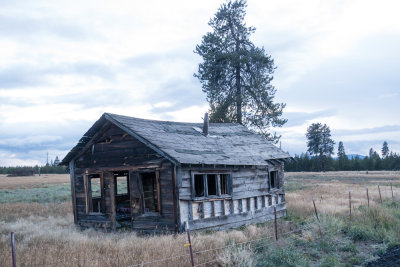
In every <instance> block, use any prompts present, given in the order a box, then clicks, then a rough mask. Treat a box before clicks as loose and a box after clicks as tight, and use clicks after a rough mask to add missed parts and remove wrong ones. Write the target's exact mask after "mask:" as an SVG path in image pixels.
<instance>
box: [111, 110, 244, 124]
mask: <svg viewBox="0 0 400 267" xmlns="http://www.w3.org/2000/svg"><path fill="white" fill-rule="evenodd" d="M105 114H107V115H109V116H111V117H114V116H116V117H123V118H127V119H135V120H140V121H144V122H160V123H167V124H186V125H187V124H193V126H197V125H202V124H203V122H201V121H200V122H181V121H168V120H153V119H143V118H138V117H132V116H126V115H120V114H115V113H110V112H104V114H103V115H105ZM210 125H226V126H228V125H237V126H244V125H242V124H239V123H235V122H210ZM244 127H246V126H244Z"/></svg>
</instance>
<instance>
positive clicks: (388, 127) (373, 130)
mask: <svg viewBox="0 0 400 267" xmlns="http://www.w3.org/2000/svg"><path fill="white" fill-rule="evenodd" d="M386 132H400V125H386V126H381V127H373V128H364V129H355V130H348V129H338V130H335V134H336V135H344V136H346V135H360V134H374V133H386Z"/></svg>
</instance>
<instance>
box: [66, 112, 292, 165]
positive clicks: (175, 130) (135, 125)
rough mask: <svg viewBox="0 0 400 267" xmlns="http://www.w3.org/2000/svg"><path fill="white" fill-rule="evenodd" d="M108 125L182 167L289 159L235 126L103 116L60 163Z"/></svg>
mask: <svg viewBox="0 0 400 267" xmlns="http://www.w3.org/2000/svg"><path fill="white" fill-rule="evenodd" d="M106 120H107V121H110V122H112V123H114V124H115V125H117V126H118V127H120V128H121V129H123V130H125V131H126V132H127V133H129V134H131V135H132V136H134V137H136V138H138V139H139V140H140V141H142V142H143V143H145V144H146V145H148V146H149V147H151V148H152V149H154V150H156V151H157V152H159V153H160V154H162V155H163V156H165V157H167V158H168V159H170V160H172V161H174V162H176V163H181V164H226V165H266V164H267V162H266V160H273V159H284V158H290V155H289V154H288V153H285V152H283V151H282V150H280V149H279V148H277V147H276V146H274V145H273V144H271V143H270V142H268V141H266V140H265V139H264V138H263V137H261V136H260V135H258V134H255V133H253V132H251V131H249V130H248V129H247V128H246V127H245V126H243V125H240V124H235V123H210V126H209V135H208V136H204V135H203V133H202V127H203V124H202V123H183V122H171V121H156V120H145V119H138V118H133V117H127V116H122V115H116V114H110V113H104V114H103V116H102V117H101V118H100V119H99V120H98V121H97V122H96V123H95V124H94V125H93V126H92V127H91V128H90V129H89V130H88V132H87V133H86V134H85V135H84V137H83V138H81V140H80V141H79V143H78V144H77V145H76V146H75V147H74V148H73V149H72V150H71V151H70V152H69V153H68V155H67V156H66V157H65V158H64V159H63V161H62V164H67V163H68V162H69V161H70V160H72V159H73V158H74V157H75V156H76V155H77V154H78V153H79V151H80V150H81V148H82V147H84V146H85V144H86V143H87V142H88V141H89V140H90V138H91V137H92V136H93V135H94V134H95V133H96V132H97V131H98V130H99V129H100V128H101V126H102V125H103V124H104V123H105V122H106Z"/></svg>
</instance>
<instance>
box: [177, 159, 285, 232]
mask: <svg viewBox="0 0 400 267" xmlns="http://www.w3.org/2000/svg"><path fill="white" fill-rule="evenodd" d="M192 171H196V172H202V173H229V174H231V179H232V193H231V195H230V196H224V197H215V198H204V199H196V198H193V197H192V177H191V175H192V174H191V172H192ZM271 171H278V178H279V179H278V182H279V186H278V188H270V187H269V184H270V183H269V179H270V177H269V172H271ZM179 182H180V183H179V206H180V209H179V210H180V225H181V230H182V229H183V225H184V224H185V222H186V221H188V222H189V225H190V227H191V229H202V228H213V229H227V228H231V227H237V226H240V225H243V224H248V223H254V222H262V221H267V220H270V219H272V218H273V216H274V214H273V206H275V207H276V208H277V211H278V217H280V216H284V215H285V214H286V205H285V198H284V173H283V165H282V164H278V163H276V164H271V165H269V166H258V167H257V166H253V167H251V166H234V167H220V168H213V167H208V168H207V167H192V166H186V167H183V168H182V169H181V172H180V180H179Z"/></svg>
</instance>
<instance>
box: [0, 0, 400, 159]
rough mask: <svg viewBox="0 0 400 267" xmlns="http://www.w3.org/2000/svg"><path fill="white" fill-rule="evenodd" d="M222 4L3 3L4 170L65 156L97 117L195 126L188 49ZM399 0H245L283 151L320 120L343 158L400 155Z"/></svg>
mask: <svg viewBox="0 0 400 267" xmlns="http://www.w3.org/2000/svg"><path fill="white" fill-rule="evenodd" d="M220 3H221V1H216V0H203V1H195V0H193V1H189V0H180V1H178V0H176V1H132V0H129V1H99V0H96V1H82V0H79V1H75V0H69V1H48V0H45V1H40V0H34V1H33V0H32V1H12V0H0V62H1V64H0V166H2V165H6V166H7V165H32V164H44V163H46V153H47V152H48V153H49V158H50V159H54V158H55V156H57V155H58V156H59V157H60V159H61V158H63V157H64V156H65V155H66V153H67V152H68V151H69V150H70V149H71V148H72V147H73V146H74V145H75V144H76V143H77V141H78V140H79V138H80V137H81V136H82V135H83V134H84V133H85V132H86V131H87V130H88V129H89V127H90V126H91V125H92V124H93V123H94V122H95V121H96V120H97V119H98V118H99V117H100V116H101V115H102V114H103V113H104V112H111V113H117V114H122V115H128V116H134V117H139V118H148V119H162V120H174V121H188V122H200V121H201V118H202V116H203V114H204V112H206V111H207V108H208V105H207V102H206V100H205V94H204V93H203V92H202V90H201V84H200V83H199V81H198V80H197V79H196V78H194V77H193V73H195V72H196V70H197V66H198V64H199V63H200V62H201V58H200V57H199V56H197V55H195V54H194V53H193V50H194V48H195V46H196V44H198V43H200V41H201V38H202V36H203V35H204V34H205V33H207V32H208V31H210V30H211V28H210V27H209V26H208V24H207V23H208V21H209V19H210V18H211V17H212V16H213V15H214V14H215V12H216V10H217V8H218V7H219V5H220ZM399 10H400V2H399V1H396V0H394V1H385V0H380V1H377V0H376V1H367V0H360V1H353V0H342V1H340V0H336V1H333V0H331V1H308V0H303V1H296V0H293V1H288V0H279V1H277V0H276V1H265V0H260V1H255V0H249V1H248V9H247V17H246V22H247V25H248V26H254V27H256V29H257V30H256V32H255V34H253V35H252V36H251V40H252V41H253V42H254V43H255V44H256V45H257V46H263V47H264V48H265V50H266V51H267V53H268V54H270V55H271V56H272V57H273V58H274V60H275V64H276V66H277V67H278V68H277V70H276V72H275V75H274V81H273V84H274V85H275V87H276V89H277V93H276V100H277V101H279V102H285V103H287V106H286V109H285V111H284V117H285V118H287V119H288V120H289V121H288V123H287V124H286V125H285V126H284V127H283V128H281V129H277V131H278V133H280V134H282V139H281V140H282V148H283V149H284V150H286V151H289V152H290V153H291V154H292V155H294V154H295V153H297V154H298V153H301V152H302V151H306V138H305V132H306V129H307V126H309V125H310V124H311V123H313V122H322V123H327V124H328V125H329V126H330V128H331V132H332V135H333V139H334V140H335V141H336V143H338V142H339V141H343V142H344V146H345V149H346V152H347V153H348V154H351V153H358V154H363V155H366V154H367V153H368V150H369V148H370V147H372V148H374V149H375V150H378V151H380V149H381V147H382V143H383V141H384V140H386V141H387V142H388V143H389V148H390V149H391V150H393V151H395V152H400V119H399V111H400V108H399V105H400V88H399V87H400V49H399V47H400V16H399Z"/></svg>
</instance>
